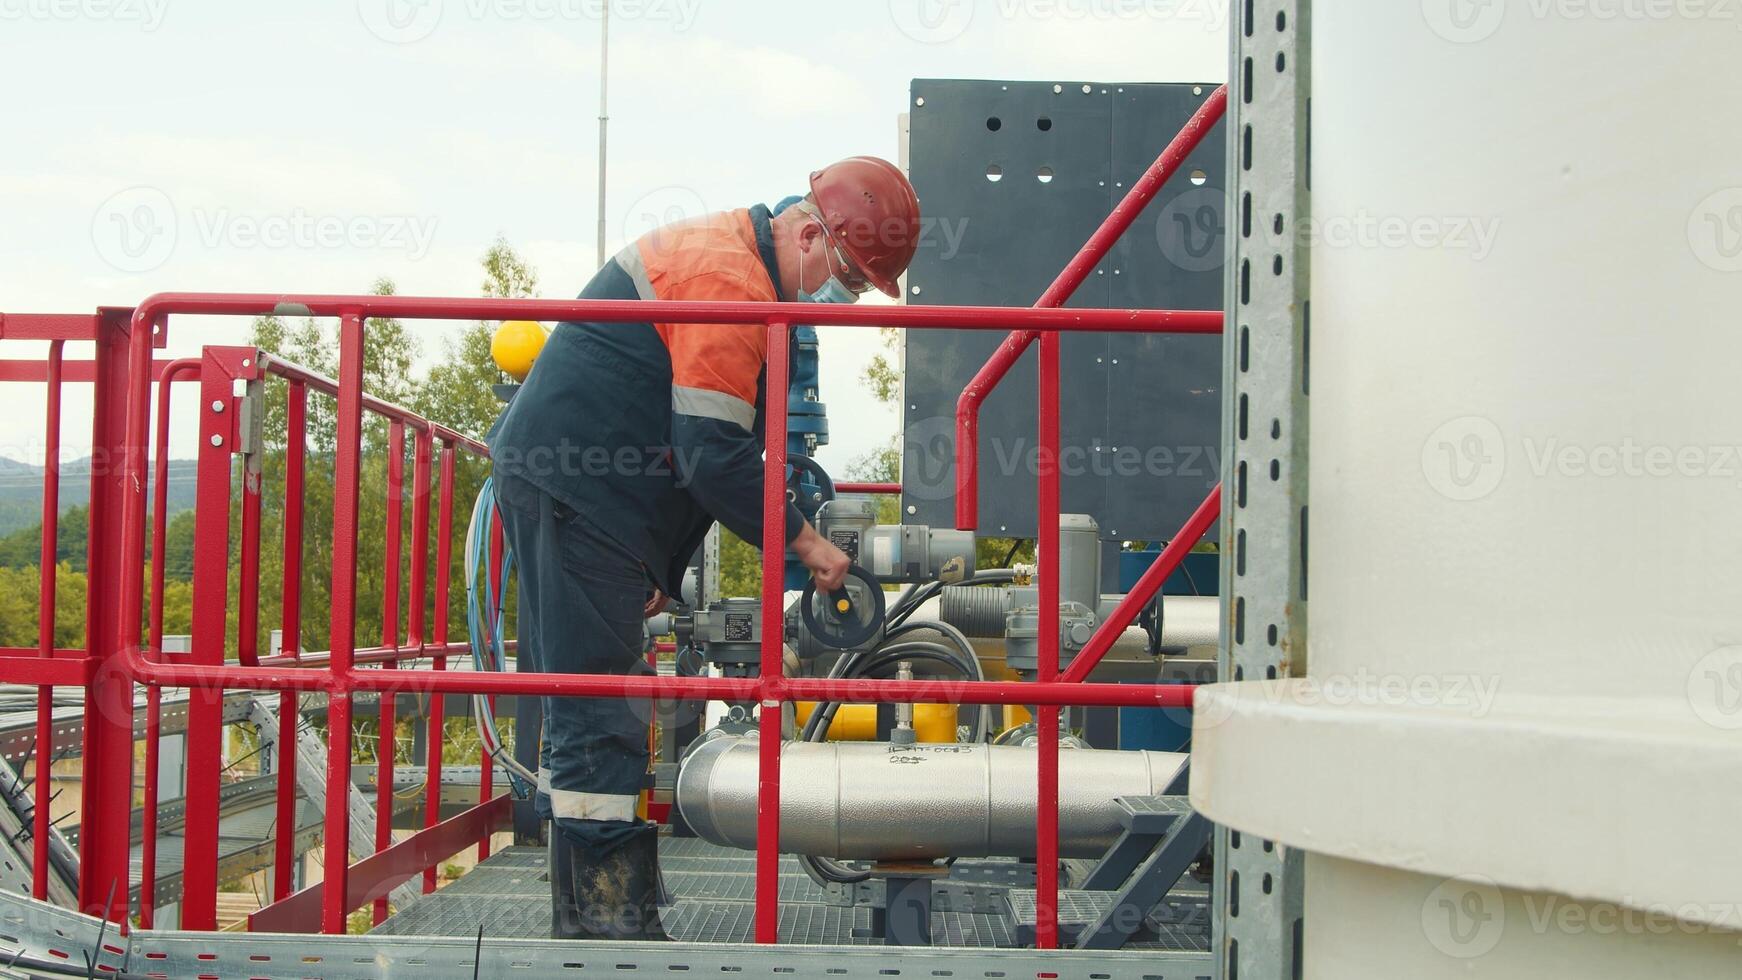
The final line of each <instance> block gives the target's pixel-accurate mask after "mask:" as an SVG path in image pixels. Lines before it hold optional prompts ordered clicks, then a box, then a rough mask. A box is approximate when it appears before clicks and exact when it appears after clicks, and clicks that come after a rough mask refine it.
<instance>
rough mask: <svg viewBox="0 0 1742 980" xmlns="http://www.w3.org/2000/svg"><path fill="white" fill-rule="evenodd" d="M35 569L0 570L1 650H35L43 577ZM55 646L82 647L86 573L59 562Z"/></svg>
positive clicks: (56, 591) (29, 566)
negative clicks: (24, 648) (25, 648)
mask: <svg viewBox="0 0 1742 980" xmlns="http://www.w3.org/2000/svg"><path fill="white" fill-rule="evenodd" d="M38 567H39V566H36V565H27V566H24V567H21V568H0V647H35V646H36V645H37V642H38V638H39V634H38V630H39V628H40V622H41V620H40V617H41V615H42V614H41V604H40V603H39V602H38V601H37V600H38V598H39V596H40V595H41V589H42V576H41V575H40V573H39V572H38ZM54 596H55V608H54V644H55V646H57V647H73V648H77V647H82V646H84V644H85V573H84V572H80V571H74V570H73V567H72V565H71V564H69V563H67V562H62V563H61V564H60V565H58V566H56V570H55V586H54Z"/></svg>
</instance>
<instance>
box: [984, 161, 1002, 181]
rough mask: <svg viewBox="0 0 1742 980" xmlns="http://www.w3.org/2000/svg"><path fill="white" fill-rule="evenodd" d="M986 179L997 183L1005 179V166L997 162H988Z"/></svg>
mask: <svg viewBox="0 0 1742 980" xmlns="http://www.w3.org/2000/svg"><path fill="white" fill-rule="evenodd" d="M986 179H987V180H989V181H991V182H992V183H994V184H996V183H998V182H999V181H1001V180H1003V179H1004V168H1003V167H1000V166H998V165H997V164H996V163H988V164H986Z"/></svg>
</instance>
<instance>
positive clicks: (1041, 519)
mask: <svg viewBox="0 0 1742 980" xmlns="http://www.w3.org/2000/svg"><path fill="white" fill-rule="evenodd" d="M1059 347H1060V337H1059V335H1058V334H1057V333H1050V332H1049V333H1045V334H1042V335H1041V338H1040V487H1039V491H1038V494H1037V496H1038V497H1039V506H1038V507H1037V508H1036V514H1035V519H1036V525H1035V546H1036V549H1037V550H1038V552H1039V558H1040V582H1039V587H1040V648H1039V655H1040V656H1039V661H1040V662H1039V665H1038V670H1037V671H1036V673H1037V674H1038V677H1039V680H1040V681H1041V682H1042V683H1045V682H1049V681H1052V680H1055V679H1056V678H1057V677H1058V669H1059V565H1060V562H1059ZM1037 711H1038V716H1039V723H1040V724H1039V730H1040V747H1039V770H1040V771H1039V794H1038V797H1037V799H1036V811H1037V812H1036V814H1035V843H1034V864H1035V887H1034V905H1035V918H1034V939H1035V945H1036V946H1037V947H1039V948H1040V949H1056V948H1057V947H1058V869H1059V862H1058V850H1059V810H1058V795H1059V708H1058V706H1057V705H1039V706H1037Z"/></svg>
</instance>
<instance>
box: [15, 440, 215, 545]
mask: <svg viewBox="0 0 1742 980" xmlns="http://www.w3.org/2000/svg"><path fill="white" fill-rule="evenodd" d="M198 465H199V464H198V463H197V462H196V461H195V460H191V459H172V460H170V461H169V513H170V515H171V516H173V515H175V514H176V513H177V512H179V511H183V510H188V509H189V508H191V507H193V505H194V486H195V483H194V481H195V472H196V468H197V467H198ZM42 478H43V468H42V467H40V466H32V465H30V464H29V463H20V462H18V461H17V460H11V459H4V458H0V536H4V535H8V534H11V533H12V532H14V531H19V530H23V529H25V528H31V527H36V526H37V525H38V524H39V523H40V522H41V521H42ZM90 498H91V460H90V458H89V457H87V458H85V459H75V460H69V461H67V462H65V463H62V464H61V468H60V509H61V511H62V512H63V513H64V512H65V511H66V510H67V509H68V508H72V507H83V506H85V504H87V503H89V502H90Z"/></svg>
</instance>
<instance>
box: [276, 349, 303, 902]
mask: <svg viewBox="0 0 1742 980" xmlns="http://www.w3.org/2000/svg"><path fill="white" fill-rule="evenodd" d="M284 418H285V426H284V429H285V433H284V581H283V583H282V584H281V586H280V589H281V591H280V593H279V594H280V596H281V601H280V603H279V605H280V607H281V610H282V618H281V619H280V620H279V624H278V629H279V636H280V637H281V639H280V640H279V644H278V652H279V653H280V654H289V655H290V656H292V657H299V656H301V654H302V511H303V462H304V459H305V456H306V454H307V451H308V450H307V441H308V434H307V430H308V387H307V386H305V385H304V384H303V383H302V382H301V381H292V382H290V383H289V384H288V385H286V386H285V390H284ZM301 724H302V711H301V705H300V703H299V702H298V695H297V693H296V692H295V691H280V692H279V694H278V762H277V765H278V772H277V774H276V775H277V790H278V796H277V799H276V801H275V802H276V804H277V810H276V812H277V820H276V823H277V825H278V837H277V839H276V840H274V841H273V849H272V900H273V901H275V902H281V901H283V900H284V899H286V898H288V897H290V893H291V885H292V882H293V878H294V876H295V875H294V872H293V871H292V870H291V868H292V865H293V864H294V862H295V861H296V769H297V765H296V741H297V736H298V732H297V728H298V727H299V726H300V725H301Z"/></svg>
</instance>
